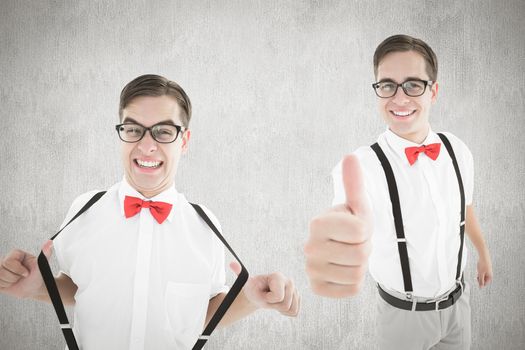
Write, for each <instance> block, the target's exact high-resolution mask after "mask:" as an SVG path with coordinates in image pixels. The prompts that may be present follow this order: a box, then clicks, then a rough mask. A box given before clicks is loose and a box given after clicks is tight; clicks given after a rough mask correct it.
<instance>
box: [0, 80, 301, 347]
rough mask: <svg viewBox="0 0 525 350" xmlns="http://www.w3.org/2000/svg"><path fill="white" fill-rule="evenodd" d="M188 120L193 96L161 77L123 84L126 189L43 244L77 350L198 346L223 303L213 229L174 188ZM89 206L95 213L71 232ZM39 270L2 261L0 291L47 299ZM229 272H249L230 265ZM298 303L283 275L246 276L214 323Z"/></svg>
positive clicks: (117, 188)
mask: <svg viewBox="0 0 525 350" xmlns="http://www.w3.org/2000/svg"><path fill="white" fill-rule="evenodd" d="M190 118H191V103H190V99H189V97H188V96H187V95H186V93H185V92H184V90H183V89H182V88H181V87H180V86H179V85H178V84H177V83H175V82H173V81H169V80H168V79H166V78H164V77H161V76H158V75H143V76H140V77H138V78H136V79H134V80H133V81H131V82H130V83H128V84H127V85H126V86H125V87H124V89H123V90H122V93H121V96H120V107H119V119H120V122H119V124H118V125H116V126H115V128H116V133H117V135H118V137H119V138H120V140H121V141H122V143H121V145H122V147H121V158H122V162H123V165H124V170H125V174H124V178H123V180H122V181H121V182H119V183H117V184H115V185H114V186H112V187H111V188H110V189H108V190H107V191H106V192H105V193H104V194H102V193H100V194H102V195H101V197H94V196H98V195H99V193H97V191H93V192H88V193H86V194H83V195H81V196H79V197H78V198H77V199H76V200H75V201H74V202H73V204H72V206H71V208H70V210H69V213H68V214H67V216H66V219H65V221H64V224H63V225H62V227H63V228H64V227H65V228H64V230H63V231H62V232H60V234H59V235H58V236H56V238H55V239H54V240H53V241H48V242H47V243H46V244H45V245H44V247H43V252H44V254H45V255H46V256H47V257H49V256H50V255H51V249H52V247H51V245H53V248H54V251H55V252H56V257H57V259H58V263H59V266H60V269H61V273H60V274H59V275H58V276H57V277H56V278H54V281H55V282H56V285H57V287H58V291H59V293H60V297H61V299H62V301H63V302H64V303H65V304H69V305H74V318H75V320H74V321H75V322H74V327H73V332H71V333H66V331H67V330H69V331H70V328H71V327H70V325H69V324H67V323H62V321H61V327H62V328H63V329H65V331H64V334H65V336H66V339H68V335H69V337H71V336H72V334H74V337H73V338H75V337H76V342H78V346H79V348H81V349H85V350H89V349H92V350H100V349H137V350H138V349H190V348H191V347H192V345H193V344H195V343H196V342H197V344H200V345H201V346H202V344H203V343H204V342H205V341H206V339H207V338H208V336H209V334H206V335H202V336H199V335H200V334H201V333H202V332H203V328H204V326H205V325H207V324H208V326H209V321H210V319H212V320H213V319H214V318H213V317H214V315H215V314H216V312H217V310H219V309H221V308H222V306H221V304H222V303H223V302H225V299H227V298H226V295H227V294H226V292H227V291H228V287H227V286H226V285H225V267H224V259H225V254H224V247H223V243H221V240H220V237H219V236H221V235H220V233H219V232H218V231H220V226H219V223H218V221H217V219H216V218H215V217H214V216H213V214H212V213H211V212H210V211H209V210H207V209H206V208H204V207H199V208H200V209H201V210H202V212H200V211H199V210H198V209H197V208H196V207H194V205H193V204H191V203H189V202H188V201H187V200H186V198H185V197H184V195H183V194H182V193H179V192H178V191H177V190H176V187H175V175H176V171H177V167H178V164H179V161H180V159H181V157H182V155H183V154H184V153H186V151H187V150H188V145H189V141H190V136H191V132H190V129H189V122H190ZM117 135H115V136H117ZM94 198H99V199H98V200H96V202H95V203H94V204H93V203H92V200H93V199H94ZM88 202H89V203H90V205H91V207H90V208H89V209H88V210H86V211H85V212H84V213H83V214H82V215H79V216H78V217H77V218H76V219H74V221H72V222H71V224H70V225H69V224H68V223H69V222H70V220H71V219H72V217H74V216H75V214H76V213H78V212H79V210H81V208H82V207H83V206H84V205H85V204H86V203H88ZM206 220H209V221H210V222H209V223H208V222H207V221H206ZM216 231H217V232H216ZM221 237H222V236H221ZM227 247H228V249H230V248H229V246H227ZM41 256H43V255H41ZM44 260H45V261H47V260H46V259H45V258H44ZM40 263H41V259H40V257H39V259H38V263H37V258H36V257H35V256H33V255H31V254H29V253H27V252H23V251H21V250H13V251H12V252H10V253H9V254H8V255H7V256H6V257H4V258H3V259H2V266H1V267H0V292H2V293H5V294H9V295H13V296H16V297H19V298H32V299H36V300H42V301H47V302H49V301H50V295H49V294H48V289H46V286H45V285H44V282H43V279H42V275H41V273H40V269H39V266H40ZM230 268H231V269H232V270H233V271H234V272H235V273H236V274H241V275H242V272H243V271H245V270H243V268H242V266H241V265H240V264H239V263H238V262H233V263H231V264H230ZM44 276H45V274H44ZM245 276H247V274H246V275H245ZM51 280H53V276H52V275H51ZM46 284H47V282H46ZM235 285H236V283H234V285H233V286H232V291H233V290H234V287H235ZM240 286H241V287H242V284H241V285H240ZM50 293H51V294H53V293H52V292H50ZM59 299H60V298H59ZM226 302H227V300H226ZM299 304H300V297H299V294H298V292H297V290H296V289H295V287H294V283H293V281H291V280H290V279H289V278H287V277H285V276H284V275H282V274H281V273H278V272H277V273H272V274H268V275H259V276H254V277H250V278H248V280H247V282H246V284H244V287H243V288H242V290H240V293H239V294H238V295H237V297H236V298H235V299H234V301H233V303H232V304H231V306H230V307H229V308H228V309H227V312H226V313H225V314H224V317H222V319H220V323H219V325H222V326H224V325H228V324H231V323H232V322H234V321H236V320H239V319H241V318H243V317H245V316H247V315H248V314H250V313H252V312H253V311H255V310H257V309H259V308H269V309H275V310H277V311H279V312H280V313H282V314H283V315H287V316H296V315H297V313H298V312H299V307H300V306H299ZM57 314H59V312H58V311H57ZM59 318H60V316H59ZM212 330H213V329H212ZM69 341H70V340H68V344H69ZM199 342H200V343H199ZM70 350H72V349H71V347H70Z"/></svg>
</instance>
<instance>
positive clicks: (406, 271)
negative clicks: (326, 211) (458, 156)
mask: <svg viewBox="0 0 525 350" xmlns="http://www.w3.org/2000/svg"><path fill="white" fill-rule="evenodd" d="M371 147H372V149H373V150H374V152H375V153H376V155H377V158H379V161H380V162H381V166H382V167H383V170H384V172H385V176H386V182H387V184H388V192H389V194H390V202H391V203H392V214H393V216H394V225H395V228H396V236H397V249H398V251H399V259H400V260H401V270H402V272H403V283H404V285H405V292H406V293H407V296H409V297H410V296H411V293H412V292H413V291H414V290H413V288H412V277H411V275H410V265H409V263H408V251H407V240H406V238H405V229H404V227H403V217H402V215H401V205H400V204H399V192H398V190H397V184H396V179H395V176H394V172H393V171H392V167H391V166H390V162H389V161H388V159H387V158H386V155H385V153H384V152H383V150H382V149H381V147H380V146H379V144H378V143H377V142H376V143H374V144H373V145H372V146H371Z"/></svg>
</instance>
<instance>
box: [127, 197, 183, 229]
mask: <svg viewBox="0 0 525 350" xmlns="http://www.w3.org/2000/svg"><path fill="white" fill-rule="evenodd" d="M172 206H173V205H171V204H169V203H165V202H152V201H143V200H142V199H140V198H137V197H130V196H126V198H124V214H125V215H126V218H130V217H132V216H135V215H136V214H137V213H138V212H139V211H141V209H142V208H149V211H150V212H151V215H153V217H154V218H155V220H157V222H158V223H159V224H162V222H163V221H164V220H166V218H167V217H168V215H169V214H170V211H171V207H172Z"/></svg>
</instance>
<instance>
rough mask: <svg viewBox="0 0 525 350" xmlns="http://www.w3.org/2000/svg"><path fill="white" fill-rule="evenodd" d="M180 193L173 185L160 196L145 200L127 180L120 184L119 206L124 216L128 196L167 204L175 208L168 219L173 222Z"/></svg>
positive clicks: (124, 179)
mask: <svg viewBox="0 0 525 350" xmlns="http://www.w3.org/2000/svg"><path fill="white" fill-rule="evenodd" d="M178 195H179V192H177V190H176V189H175V185H172V186H171V187H169V188H168V189H166V190H164V191H163V192H161V193H159V194H158V195H156V196H154V197H151V198H145V197H144V196H143V195H142V194H141V193H140V192H139V191H137V190H136V189H135V188H133V187H132V186H131V185H130V184H129V183H128V181H127V180H126V178H123V179H122V182H121V183H120V186H119V189H118V198H119V205H120V213H121V214H122V216H125V215H124V198H126V196H131V197H137V198H140V199H142V200H148V201H158V202H166V203H170V204H171V205H173V207H172V208H171V210H170V213H169V215H168V217H167V220H168V221H170V222H171V221H172V220H173V215H174V214H173V213H174V212H175V207H176V206H175V204H176V202H177V199H178Z"/></svg>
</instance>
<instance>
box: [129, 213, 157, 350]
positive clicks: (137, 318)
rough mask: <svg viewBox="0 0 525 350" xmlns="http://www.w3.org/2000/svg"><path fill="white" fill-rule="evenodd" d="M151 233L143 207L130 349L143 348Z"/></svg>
mask: <svg viewBox="0 0 525 350" xmlns="http://www.w3.org/2000/svg"><path fill="white" fill-rule="evenodd" d="M152 234H153V217H152V216H151V214H150V213H149V209H146V208H143V209H142V211H141V213H140V214H139V234H138V242H137V260H136V266H135V278H134V284H133V310H132V319H131V339H130V347H129V348H130V350H143V349H144V342H145V335H146V321H147V309H148V292H149V271H150V262H151V245H152Z"/></svg>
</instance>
